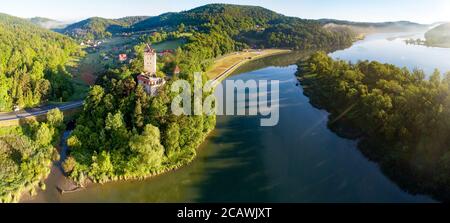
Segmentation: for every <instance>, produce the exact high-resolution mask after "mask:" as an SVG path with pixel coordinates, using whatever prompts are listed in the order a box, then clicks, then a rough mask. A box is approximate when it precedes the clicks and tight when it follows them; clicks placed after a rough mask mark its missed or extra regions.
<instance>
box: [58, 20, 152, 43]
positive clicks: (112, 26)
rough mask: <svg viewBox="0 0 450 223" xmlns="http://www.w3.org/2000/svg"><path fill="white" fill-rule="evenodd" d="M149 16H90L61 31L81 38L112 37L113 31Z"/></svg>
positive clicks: (119, 30)
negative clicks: (116, 17)
mask: <svg viewBox="0 0 450 223" xmlns="http://www.w3.org/2000/svg"><path fill="white" fill-rule="evenodd" d="M147 18H149V17H147V16H130V17H124V18H120V19H105V18H100V17H93V18H89V19H86V20H83V21H80V22H77V23H74V24H71V25H69V26H67V27H66V28H64V29H62V30H60V32H61V33H64V34H66V35H69V36H71V37H74V38H76V39H81V40H96V39H103V38H108V37H111V36H112V34H113V33H117V32H121V31H122V30H123V29H125V28H127V27H129V26H131V25H134V24H135V23H137V22H140V21H142V20H145V19H147Z"/></svg>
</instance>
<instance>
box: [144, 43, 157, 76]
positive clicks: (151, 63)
mask: <svg viewBox="0 0 450 223" xmlns="http://www.w3.org/2000/svg"><path fill="white" fill-rule="evenodd" d="M156 57H157V56H156V50H155V49H153V48H152V47H151V46H150V45H148V44H147V45H146V46H145V49H144V73H145V74H147V75H155V74H156Z"/></svg>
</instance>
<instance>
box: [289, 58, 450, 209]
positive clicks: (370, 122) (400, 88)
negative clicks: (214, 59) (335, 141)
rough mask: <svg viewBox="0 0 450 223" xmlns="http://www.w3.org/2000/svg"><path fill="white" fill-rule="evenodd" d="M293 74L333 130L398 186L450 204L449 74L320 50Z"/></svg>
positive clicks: (300, 64)
mask: <svg viewBox="0 0 450 223" xmlns="http://www.w3.org/2000/svg"><path fill="white" fill-rule="evenodd" d="M298 75H299V78H300V79H301V83H302V85H303V86H304V89H305V94H306V95H308V96H309V97H310V98H311V102H312V103H313V104H314V105H315V106H318V107H320V108H324V109H326V110H327V111H329V112H330V113H331V114H330V119H329V120H330V121H329V126H330V127H331V128H332V129H333V130H334V131H336V132H337V133H338V134H340V135H342V136H345V137H349V138H358V139H361V141H360V143H359V147H360V148H361V150H362V151H363V152H364V153H365V154H367V155H368V157H370V158H371V159H373V160H375V161H378V162H379V163H380V164H381V167H382V168H383V170H384V171H385V172H386V173H387V174H388V175H389V176H390V177H391V178H392V179H394V180H395V181H396V182H398V183H399V184H400V185H401V186H403V187H404V188H406V189H408V190H409V191H411V192H414V193H427V194H432V195H434V196H435V197H436V198H438V199H441V200H444V201H450V187H449V185H450V175H449V174H448V173H449V172H450V149H449V148H450V109H449V108H450V73H447V74H446V75H441V74H440V72H439V71H437V70H436V71H435V72H434V73H433V74H432V75H431V76H430V78H429V79H426V78H425V74H424V72H423V71H421V70H413V71H409V70H408V69H406V68H398V67H396V66H394V65H390V64H381V63H378V62H369V61H362V62H359V63H357V64H351V63H348V62H344V61H340V60H336V61H335V60H333V59H331V58H330V57H328V56H327V54H326V53H323V52H322V53H316V54H314V55H313V56H311V57H310V58H309V59H308V60H306V61H304V62H300V63H299V72H298ZM441 76H443V77H441Z"/></svg>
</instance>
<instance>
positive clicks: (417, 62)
mask: <svg viewBox="0 0 450 223" xmlns="http://www.w3.org/2000/svg"><path fill="white" fill-rule="evenodd" d="M410 38H414V39H417V38H420V39H424V34H423V33H385V34H374V35H370V36H368V37H367V38H366V39H365V40H362V41H358V42H356V43H355V44H354V45H353V46H352V47H351V48H349V49H346V50H340V51H336V52H334V53H332V54H330V55H331V56H332V57H333V58H340V59H343V60H349V61H352V62H357V61H358V60H376V61H379V62H382V63H391V64H395V65H397V66H400V67H407V68H409V69H414V68H419V69H423V70H424V71H425V72H426V73H427V74H431V73H432V72H433V71H434V69H436V68H437V69H439V70H440V71H441V72H442V73H445V72H449V71H450V48H438V47H427V46H419V45H408V44H406V43H405V40H406V39H410Z"/></svg>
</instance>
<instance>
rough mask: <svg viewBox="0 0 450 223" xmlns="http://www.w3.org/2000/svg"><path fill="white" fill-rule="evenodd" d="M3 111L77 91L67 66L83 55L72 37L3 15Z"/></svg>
mask: <svg viewBox="0 0 450 223" xmlns="http://www.w3.org/2000/svg"><path fill="white" fill-rule="evenodd" d="M0 51H1V52H2V53H1V54H0V111H10V110H12V109H13V107H14V106H15V105H18V106H19V107H21V108H23V107H32V106H36V105H39V104H41V103H44V102H46V101H48V100H54V101H64V100H67V99H68V98H69V97H70V96H71V95H72V94H73V91H74V89H73V88H74V87H73V86H72V84H71V81H70V78H71V75H70V74H69V73H68V72H67V71H66V66H67V65H68V63H69V62H71V61H72V60H73V59H74V58H75V57H77V56H80V55H82V51H80V49H79V46H78V45H77V44H76V43H75V42H74V41H73V40H71V39H70V38H68V37H65V36H63V35H60V34H57V33H54V32H51V31H48V30H46V29H43V28H41V27H38V26H36V25H34V24H32V23H31V22H29V21H27V20H24V19H20V18H16V17H12V16H9V15H5V14H0Z"/></svg>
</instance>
